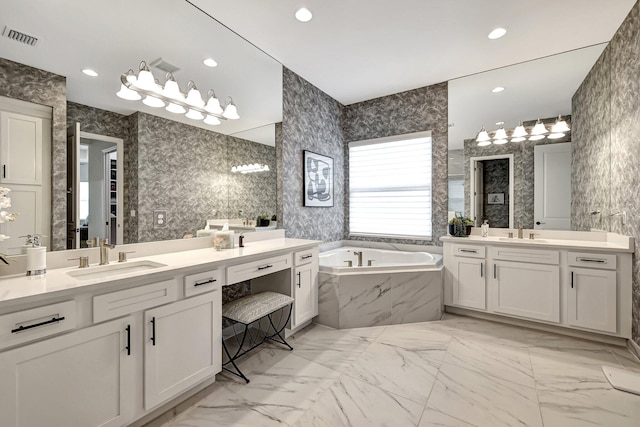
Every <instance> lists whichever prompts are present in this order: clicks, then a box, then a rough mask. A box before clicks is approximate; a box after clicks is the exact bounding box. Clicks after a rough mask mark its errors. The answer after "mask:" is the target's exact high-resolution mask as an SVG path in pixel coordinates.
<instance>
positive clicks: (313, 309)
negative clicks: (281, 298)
mask: <svg viewBox="0 0 640 427" xmlns="http://www.w3.org/2000/svg"><path fill="white" fill-rule="evenodd" d="M294 273H295V281H294V290H293V297H294V299H295V302H294V304H293V320H292V322H291V327H292V328H295V327H297V326H298V325H300V324H302V323H304V322H306V321H307V320H309V319H312V318H313V317H314V316H316V315H317V314H318V262H317V261H313V262H311V263H309V264H306V265H302V266H300V267H296V268H295V270H294Z"/></svg>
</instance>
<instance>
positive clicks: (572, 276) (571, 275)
mask: <svg viewBox="0 0 640 427" xmlns="http://www.w3.org/2000/svg"><path fill="white" fill-rule="evenodd" d="M571 289H573V271H572V272H571Z"/></svg>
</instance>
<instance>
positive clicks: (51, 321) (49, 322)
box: [11, 316, 64, 334]
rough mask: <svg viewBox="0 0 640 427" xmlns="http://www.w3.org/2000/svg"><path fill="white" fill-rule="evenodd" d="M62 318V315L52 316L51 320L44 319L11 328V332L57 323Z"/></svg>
mask: <svg viewBox="0 0 640 427" xmlns="http://www.w3.org/2000/svg"><path fill="white" fill-rule="evenodd" d="M63 320H64V316H63V317H54V318H52V319H51V320H46V321H44V322H40V323H34V324H33V325H29V326H20V327H18V328H16V329H12V330H11V333H12V334H16V333H18V332H22V331H26V330H29V329H33V328H37V327H39V326H44V325H49V324H51V323H58V322H61V321H63Z"/></svg>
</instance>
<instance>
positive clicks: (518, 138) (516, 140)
mask: <svg viewBox="0 0 640 427" xmlns="http://www.w3.org/2000/svg"><path fill="white" fill-rule="evenodd" d="M526 140H527V138H525V137H524V136H516V137H515V138H511V142H522V141H526Z"/></svg>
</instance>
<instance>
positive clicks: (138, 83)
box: [116, 61, 240, 126]
mask: <svg viewBox="0 0 640 427" xmlns="http://www.w3.org/2000/svg"><path fill="white" fill-rule="evenodd" d="M120 82H121V85H120V90H119V91H118V93H116V95H117V96H118V97H120V98H122V99H126V100H129V101H139V100H141V99H142V100H143V101H142V102H143V103H144V104H145V105H148V106H150V107H154V108H161V107H164V106H166V110H167V111H169V112H171V113H175V114H185V113H186V114H185V116H186V117H187V118H189V119H192V120H203V119H204V123H206V124H208V125H212V126H215V125H219V124H220V123H221V122H220V120H227V119H231V120H237V119H239V118H240V116H239V115H238V108H237V107H236V105H235V103H234V102H233V99H232V98H231V97H229V103H228V104H227V105H226V106H222V105H220V100H219V99H218V97H217V96H216V94H215V92H214V91H213V90H211V89H210V90H209V91H208V92H207V101H206V102H205V100H204V99H203V98H202V95H201V94H200V91H199V90H198V87H197V86H196V84H195V82H193V81H192V80H190V81H189V82H188V83H187V90H188V92H187V95H185V94H184V93H183V92H181V91H180V86H179V85H178V82H176V80H175V78H174V77H173V74H171V73H167V75H166V81H165V84H164V85H160V84H158V83H157V81H156V79H155V78H154V77H153V74H152V72H151V70H149V67H148V66H147V63H146V62H145V61H141V62H140V66H139V71H138V75H137V76H136V74H135V72H134V71H133V70H129V71H127V72H126V73H124V74H121V75H120Z"/></svg>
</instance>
